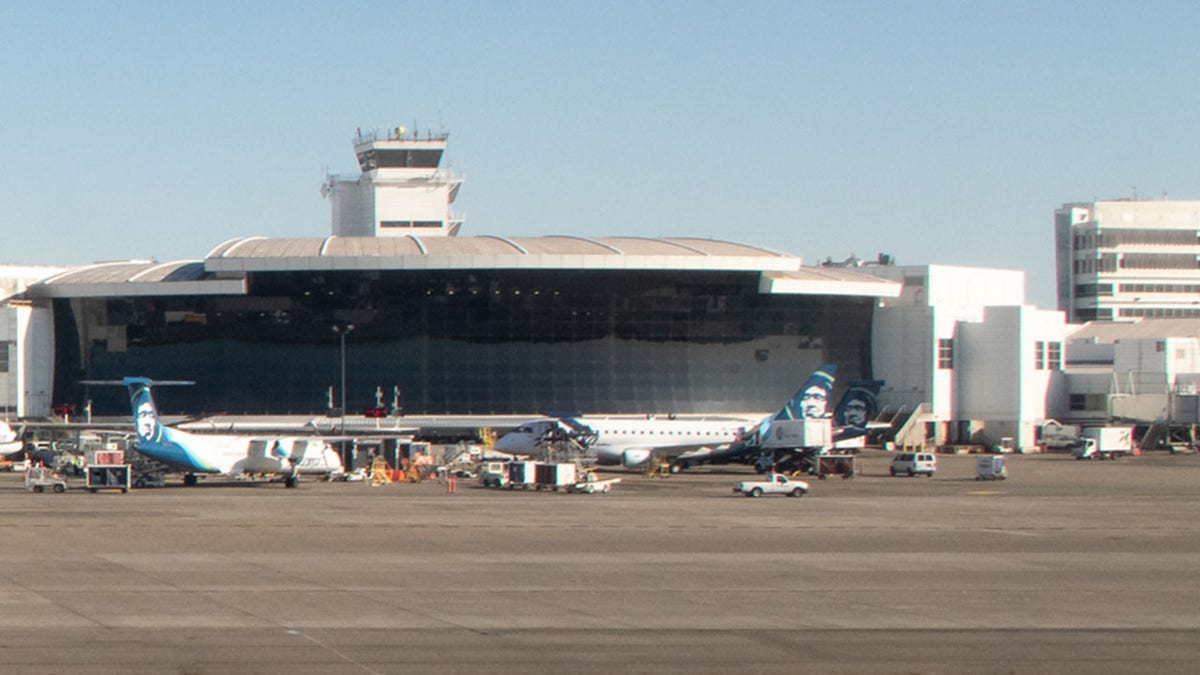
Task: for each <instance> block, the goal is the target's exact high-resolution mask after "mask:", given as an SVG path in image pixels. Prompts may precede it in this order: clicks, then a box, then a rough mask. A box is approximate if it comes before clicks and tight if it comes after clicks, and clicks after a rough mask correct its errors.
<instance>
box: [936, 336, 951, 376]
mask: <svg viewBox="0 0 1200 675" xmlns="http://www.w3.org/2000/svg"><path fill="white" fill-rule="evenodd" d="M952 368H954V340H949V339H939V340H938V370H950V369H952Z"/></svg>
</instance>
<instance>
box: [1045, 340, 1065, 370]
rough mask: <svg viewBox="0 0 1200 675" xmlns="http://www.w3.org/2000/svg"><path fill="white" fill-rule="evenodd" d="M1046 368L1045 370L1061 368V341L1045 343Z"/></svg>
mask: <svg viewBox="0 0 1200 675" xmlns="http://www.w3.org/2000/svg"><path fill="white" fill-rule="evenodd" d="M1046 368H1047V370H1062V343H1061V342H1047V343H1046Z"/></svg>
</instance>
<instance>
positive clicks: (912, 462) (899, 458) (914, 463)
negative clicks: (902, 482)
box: [888, 452, 937, 476]
mask: <svg viewBox="0 0 1200 675" xmlns="http://www.w3.org/2000/svg"><path fill="white" fill-rule="evenodd" d="M888 471H889V472H890V473H891V474H892V475H893V476H898V475H900V474H905V475H909V476H915V475H917V474H919V473H923V474H925V475H927V476H932V475H933V472H935V471H937V455H935V454H933V453H932V452H901V453H899V454H897V455H896V456H895V457H893V458H892V467H891V469H889V470H888Z"/></svg>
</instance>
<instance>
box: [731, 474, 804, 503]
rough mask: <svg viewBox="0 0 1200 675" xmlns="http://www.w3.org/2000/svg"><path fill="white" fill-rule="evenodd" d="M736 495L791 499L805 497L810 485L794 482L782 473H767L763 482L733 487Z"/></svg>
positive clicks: (799, 481) (755, 481)
mask: <svg viewBox="0 0 1200 675" xmlns="http://www.w3.org/2000/svg"><path fill="white" fill-rule="evenodd" d="M733 492H734V494H743V495H746V496H747V497H761V496H763V495H787V496H789V497H803V496H804V495H805V494H807V493H808V483H805V482H804V481H802V480H794V479H792V478H788V477H787V476H785V475H784V474H781V473H765V474H763V475H762V479H761V480H744V481H741V482H739V483H738V484H737V485H734V486H733Z"/></svg>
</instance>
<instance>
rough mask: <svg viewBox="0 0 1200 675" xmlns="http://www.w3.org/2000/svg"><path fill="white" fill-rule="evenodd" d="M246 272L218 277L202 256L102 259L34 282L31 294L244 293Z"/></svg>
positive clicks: (50, 296) (73, 295)
mask: <svg viewBox="0 0 1200 675" xmlns="http://www.w3.org/2000/svg"><path fill="white" fill-rule="evenodd" d="M245 293H246V281H245V277H244V276H240V275H238V276H235V277H232V278H217V277H216V276H215V275H213V274H211V273H209V272H207V271H206V270H205V269H204V262H203V261H200V260H179V261H175V262H168V263H160V262H155V261H152V260H122V261H116V262H100V263H93V264H91V265H84V266H83V267H76V268H73V269H70V270H67V271H66V272H62V273H60V274H56V275H54V276H52V277H48V278H46V279H42V280H41V281H39V282H37V283H36V284H31V285H30V286H29V287H28V288H27V289H26V291H25V295H26V297H30V298H75V297H105V296H115V297H120V296H131V295H244V294H245Z"/></svg>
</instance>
